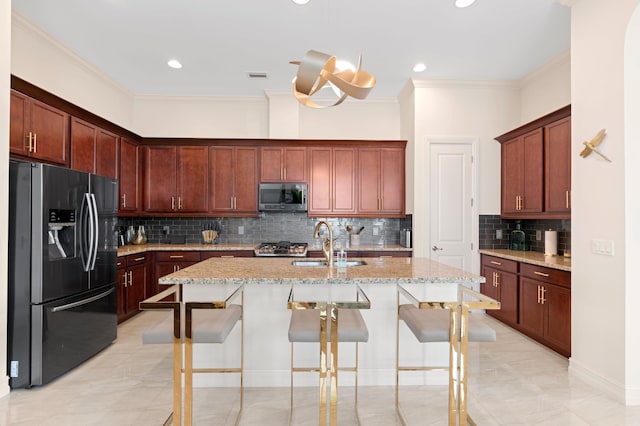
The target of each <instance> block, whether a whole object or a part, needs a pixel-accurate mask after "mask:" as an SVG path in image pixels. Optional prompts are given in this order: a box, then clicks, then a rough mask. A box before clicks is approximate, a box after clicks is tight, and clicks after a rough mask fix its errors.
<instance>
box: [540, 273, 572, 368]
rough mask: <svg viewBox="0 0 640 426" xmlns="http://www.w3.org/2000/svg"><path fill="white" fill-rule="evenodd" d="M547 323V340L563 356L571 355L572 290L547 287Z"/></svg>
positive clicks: (545, 333) (545, 297) (545, 329)
mask: <svg viewBox="0 0 640 426" xmlns="http://www.w3.org/2000/svg"><path fill="white" fill-rule="evenodd" d="M544 299H545V306H546V310H547V321H546V323H545V326H544V336H545V339H546V340H547V341H548V342H549V343H551V344H552V345H554V346H556V347H558V349H560V350H561V351H560V352H561V353H562V352H563V351H564V353H563V355H565V356H570V355H571V290H569V289H566V288H563V287H559V286H555V285H550V284H549V285H545V294H544Z"/></svg>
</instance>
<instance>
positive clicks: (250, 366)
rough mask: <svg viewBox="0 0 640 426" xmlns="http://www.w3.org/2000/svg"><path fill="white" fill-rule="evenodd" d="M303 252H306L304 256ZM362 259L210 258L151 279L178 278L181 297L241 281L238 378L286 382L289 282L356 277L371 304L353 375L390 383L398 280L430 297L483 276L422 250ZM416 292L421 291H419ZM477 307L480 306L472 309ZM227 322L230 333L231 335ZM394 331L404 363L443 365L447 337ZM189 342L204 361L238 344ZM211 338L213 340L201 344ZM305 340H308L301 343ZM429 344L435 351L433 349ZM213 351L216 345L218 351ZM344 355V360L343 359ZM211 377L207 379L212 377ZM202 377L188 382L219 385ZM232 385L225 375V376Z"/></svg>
mask: <svg viewBox="0 0 640 426" xmlns="http://www.w3.org/2000/svg"><path fill="white" fill-rule="evenodd" d="M306 260H310V259H306ZM359 260H362V261H364V262H365V263H366V264H365V265H362V266H352V267H346V268H342V267H340V268H338V267H335V266H334V267H333V268H328V267H326V266H294V265H293V264H292V261H293V260H292V259H291V258H210V259H207V260H204V261H202V262H200V263H198V264H195V265H192V266H190V267H187V268H185V269H182V270H180V271H177V272H174V273H172V274H169V275H166V276H164V277H161V278H160V279H159V283H160V286H161V287H162V286H163V285H169V284H180V285H182V290H183V300H184V301H206V300H209V301H212V300H220V299H221V298H223V297H224V293H225V292H228V291H229V289H230V288H232V287H233V286H237V285H244V286H245V294H244V333H245V349H244V369H245V385H246V386H256V387H257V386H289V354H290V352H289V351H290V347H289V341H288V338H287V332H288V327H289V317H290V314H291V313H290V311H289V310H288V309H287V299H288V296H289V292H290V290H291V288H292V286H296V285H298V284H300V285H309V284H317V285H318V293H319V295H322V294H324V293H323V292H324V291H326V290H325V288H326V286H327V285H329V286H334V285H338V286H339V285H341V284H345V285H355V284H357V285H359V286H360V288H361V289H362V290H363V291H364V293H366V295H367V296H368V297H369V300H370V301H371V309H367V310H363V311H362V316H363V317H364V320H365V322H366V324H367V327H368V329H369V336H370V338H369V342H368V343H366V344H362V345H360V367H359V369H360V377H359V380H360V383H361V384H362V385H365V386H366V385H386V386H389V385H393V384H394V383H395V362H396V359H395V337H396V316H397V303H398V302H397V298H398V295H397V286H398V284H414V285H415V284H424V287H425V289H428V290H429V291H430V292H434V293H433V294H435V295H437V299H438V300H442V299H444V298H447V299H448V300H455V299H456V297H457V286H458V285H465V286H468V287H472V286H477V285H479V283H481V282H484V277H482V276H479V275H476V274H471V273H468V272H464V271H462V270H460V269H457V268H453V267H450V266H447V265H444V264H442V263H438V262H435V261H432V260H430V259H423V258H363V259H359ZM420 296H422V295H420ZM478 315H480V314H478ZM237 331H238V330H234V331H233V333H232V335H231V336H230V339H231V338H239V335H238V333H237ZM400 338H401V340H402V347H403V348H404V353H403V354H402V357H403V360H404V362H405V363H411V362H412V361H415V363H422V362H423V360H424V358H426V357H427V351H430V353H429V355H428V357H429V359H430V360H431V361H434V358H435V362H438V363H442V365H445V366H446V365H447V362H448V344H447V343H432V344H418V343H417V342H416V340H415V338H414V337H413V335H412V334H410V332H409V331H408V330H407V329H406V327H401V329H400ZM205 346H206V345H203V347H202V348H196V349H197V352H196V353H197V355H198V358H199V359H203V360H204V359H206V362H207V363H209V362H223V361H224V360H226V362H233V360H234V359H239V353H237V352H236V349H235V348H237V347H238V345H236V344H233V343H231V344H227V343H225V345H224V349H223V350H222V351H221V350H220V347H213V348H212V347H205ZM208 346H216V345H208ZM301 346H303V347H302V348H300V350H297V351H296V357H297V356H298V355H300V356H301V357H302V358H303V361H302V362H305V361H306V362H308V363H309V364H311V365H313V363H317V362H318V361H317V359H318V349H317V345H314V344H302V345H301ZM306 346H308V347H306ZM350 349H351V348H349V347H348V346H345V349H344V350H342V349H341V351H340V363H343V362H346V363H349V362H352V361H351V360H352V359H353V352H352V351H351V350H350ZM434 351H435V353H437V354H438V356H436V357H434ZM220 352H224V353H223V354H221V353H220ZM343 357H344V361H343ZM350 376H351V375H345V376H344V378H341V385H347V386H349V385H352V384H353V382H352V377H350ZM213 380H215V381H213ZM404 383H405V384H425V383H433V384H446V372H434V374H433V375H431V374H425V375H422V374H416V375H415V376H414V377H412V378H411V379H409V380H408V381H405V382H404ZM225 384H227V383H225V382H223V381H221V380H219V379H216V378H210V377H197V376H196V378H195V379H194V386H212V385H225ZM228 384H229V385H230V386H233V380H230V382H229V383H228ZM296 384H297V385H302V384H304V385H308V386H315V385H317V376H316V377H313V375H309V377H308V380H306V381H305V380H303V379H302V378H301V379H300V380H297V381H296Z"/></svg>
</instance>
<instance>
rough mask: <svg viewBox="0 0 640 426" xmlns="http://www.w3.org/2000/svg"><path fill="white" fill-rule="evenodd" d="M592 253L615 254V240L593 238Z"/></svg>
mask: <svg viewBox="0 0 640 426" xmlns="http://www.w3.org/2000/svg"><path fill="white" fill-rule="evenodd" d="M591 253H594V254H601V255H603V256H613V240H598V239H594V240H591Z"/></svg>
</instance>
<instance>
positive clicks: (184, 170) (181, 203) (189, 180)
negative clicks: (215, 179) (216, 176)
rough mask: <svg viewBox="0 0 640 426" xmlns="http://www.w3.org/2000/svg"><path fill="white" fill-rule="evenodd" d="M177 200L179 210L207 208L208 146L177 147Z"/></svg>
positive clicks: (202, 209) (197, 210)
mask: <svg viewBox="0 0 640 426" xmlns="http://www.w3.org/2000/svg"><path fill="white" fill-rule="evenodd" d="M177 155H178V166H177V175H178V176H177V191H176V192H177V197H178V199H177V201H176V204H175V205H176V209H177V210H178V211H180V212H202V213H205V212H207V211H208V210H209V148H208V147H206V146H183V147H179V148H178V152H177Z"/></svg>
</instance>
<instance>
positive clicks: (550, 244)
mask: <svg viewBox="0 0 640 426" xmlns="http://www.w3.org/2000/svg"><path fill="white" fill-rule="evenodd" d="M544 255H545V256H557V255H558V231H554V230H553V229H549V230H548V231H544Z"/></svg>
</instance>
